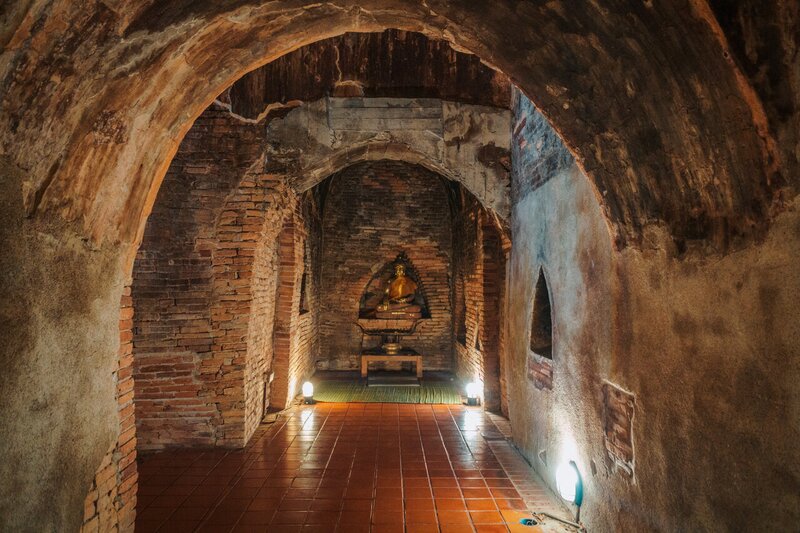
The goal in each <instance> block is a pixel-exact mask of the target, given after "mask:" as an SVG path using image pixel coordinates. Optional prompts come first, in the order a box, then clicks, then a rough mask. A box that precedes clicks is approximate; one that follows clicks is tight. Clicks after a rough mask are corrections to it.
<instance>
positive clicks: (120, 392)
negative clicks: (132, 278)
mask: <svg viewBox="0 0 800 533" xmlns="http://www.w3.org/2000/svg"><path fill="white" fill-rule="evenodd" d="M132 330H133V303H132V300H131V290H130V287H126V288H125V290H124V291H123V294H122V299H121V301H120V320H119V333H120V346H119V363H118V366H117V370H116V372H115V373H114V375H113V376H112V379H114V380H115V381H116V383H117V395H116V396H117V408H118V412H119V436H118V437H117V441H116V442H115V443H114V444H113V445H112V446H111V450H109V452H108V453H107V454H106V456H105V457H104V458H103V461H102V463H101V464H100V468H98V470H97V474H96V475H95V478H94V480H93V481H92V485H91V487H90V488H89V494H88V495H87V496H86V500H85V502H84V513H83V525H82V527H81V531H82V532H84V533H94V532H106V531H121V532H125V531H131V532H132V531H133V524H134V519H135V518H136V482H137V479H138V474H137V472H136V425H135V422H134V408H133V399H134V391H133V388H134V387H133V343H132V339H133V332H132Z"/></svg>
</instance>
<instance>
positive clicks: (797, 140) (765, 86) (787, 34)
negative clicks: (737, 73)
mask: <svg viewBox="0 0 800 533" xmlns="http://www.w3.org/2000/svg"><path fill="white" fill-rule="evenodd" d="M709 4H710V6H711V8H712V9H713V10H714V15H715V16H716V18H717V20H718V21H719V25H720V27H721V30H722V31H723V32H724V34H725V37H726V38H727V41H728V43H729V44H730V55H731V57H732V58H735V59H736V62H737V64H738V65H739V66H740V67H741V68H742V71H743V73H744V74H745V75H746V76H747V78H748V81H749V82H750V83H751V84H752V86H753V88H754V89H755V91H756V92H757V93H758V95H759V97H760V98H761V101H762V102H763V103H764V111H765V113H766V116H767V119H768V120H769V124H770V129H771V131H772V132H774V135H775V137H776V140H777V141H778V150H779V151H780V155H781V165H782V167H783V168H782V170H781V174H782V176H781V182H782V183H789V184H793V185H794V187H795V190H796V187H797V177H798V175H800V128H798V127H797V124H798V123H800V60H799V59H798V55H799V54H800V3H798V2H797V1H796V0H771V1H770V2H762V1H761V0H709Z"/></svg>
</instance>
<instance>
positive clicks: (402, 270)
mask: <svg viewBox="0 0 800 533" xmlns="http://www.w3.org/2000/svg"><path fill="white" fill-rule="evenodd" d="M394 274H395V275H396V276H405V274H406V267H404V266H403V265H397V266H395V267H394Z"/></svg>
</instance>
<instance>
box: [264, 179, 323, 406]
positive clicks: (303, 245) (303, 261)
mask: <svg viewBox="0 0 800 533" xmlns="http://www.w3.org/2000/svg"><path fill="white" fill-rule="evenodd" d="M317 196H318V191H309V192H307V193H305V194H304V195H303V200H302V202H301V203H298V204H297V207H296V209H295V210H294V212H293V213H291V214H290V215H289V216H287V217H286V219H285V220H284V221H283V227H282V229H281V233H280V235H279V236H278V242H277V245H278V257H277V259H278V263H279V264H278V266H277V269H276V271H275V273H276V275H277V279H278V283H279V285H278V287H277V289H278V290H277V296H276V301H275V309H276V310H275V323H274V328H273V335H274V350H275V353H274V356H273V357H274V359H273V362H272V371H273V372H274V373H275V381H274V382H273V383H272V384H271V390H270V402H269V403H270V406H271V407H273V408H275V409H283V408H285V407H286V406H287V405H288V404H289V402H291V400H292V399H293V398H294V397H295V396H296V395H297V394H298V393H299V392H300V387H301V385H302V382H303V381H305V380H306V379H307V378H309V377H310V376H311V375H312V374H313V373H314V365H315V361H316V357H317V354H318V353H319V335H318V333H319V331H318V328H319V313H318V309H319V306H318V301H319V294H318V287H319V281H318V276H319V270H320V267H319V261H320V259H319V246H320V244H319V239H320V233H321V223H320V220H319V213H318V206H317ZM304 278H305V282H304Z"/></svg>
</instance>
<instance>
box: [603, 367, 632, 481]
mask: <svg viewBox="0 0 800 533" xmlns="http://www.w3.org/2000/svg"><path fill="white" fill-rule="evenodd" d="M635 403H636V401H635V398H634V396H633V394H631V393H630V392H627V391H624V390H622V389H620V388H619V387H617V386H615V385H612V384H611V383H603V442H604V444H605V447H606V452H607V453H608V458H609V459H610V461H611V462H612V463H613V464H614V465H616V466H617V467H619V469H620V470H622V471H623V472H625V473H627V474H628V475H632V474H633V414H634V406H635Z"/></svg>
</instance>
